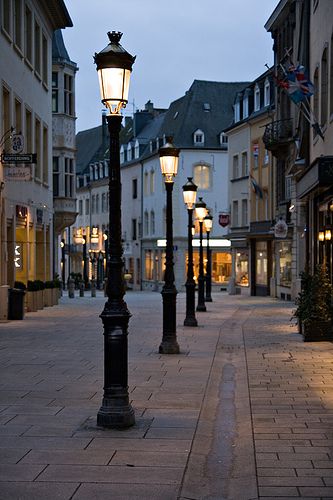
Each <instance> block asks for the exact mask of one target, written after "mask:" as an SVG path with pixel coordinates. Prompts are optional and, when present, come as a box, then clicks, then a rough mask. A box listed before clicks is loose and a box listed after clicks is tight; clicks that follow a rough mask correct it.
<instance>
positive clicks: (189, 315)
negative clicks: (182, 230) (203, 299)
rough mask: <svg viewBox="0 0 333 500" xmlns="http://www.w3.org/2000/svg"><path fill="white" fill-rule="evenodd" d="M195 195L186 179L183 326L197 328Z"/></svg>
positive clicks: (194, 187) (192, 185)
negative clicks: (194, 254) (186, 215)
mask: <svg viewBox="0 0 333 500" xmlns="http://www.w3.org/2000/svg"><path fill="white" fill-rule="evenodd" d="M196 194H197V186H196V185H195V184H194V182H193V181H192V177H188V181H187V183H186V184H185V185H184V186H183V195H184V202H185V205H186V206H187V214H188V227H187V255H188V260H187V279H186V283H185V288H186V316H185V320H184V326H198V322H197V319H196V317H195V281H194V273H193V244H192V241H193V236H192V225H193V209H194V204H195V199H196Z"/></svg>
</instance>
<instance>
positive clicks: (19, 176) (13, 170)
mask: <svg viewBox="0 0 333 500" xmlns="http://www.w3.org/2000/svg"><path fill="white" fill-rule="evenodd" d="M5 178H6V180H7V181H25V182H28V181H31V167H30V166H29V165H25V166H22V167H5Z"/></svg>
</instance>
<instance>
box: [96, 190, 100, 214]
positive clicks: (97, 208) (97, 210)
mask: <svg viewBox="0 0 333 500" xmlns="http://www.w3.org/2000/svg"><path fill="white" fill-rule="evenodd" d="M96 214H99V194H96Z"/></svg>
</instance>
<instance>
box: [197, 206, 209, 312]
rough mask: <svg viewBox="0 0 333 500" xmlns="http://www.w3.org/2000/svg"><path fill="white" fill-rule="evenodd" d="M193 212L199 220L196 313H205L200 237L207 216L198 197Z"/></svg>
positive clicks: (204, 207)
mask: <svg viewBox="0 0 333 500" xmlns="http://www.w3.org/2000/svg"><path fill="white" fill-rule="evenodd" d="M195 211H196V215H197V218H198V219H199V228H200V246H199V277H198V304H197V311H201V312H205V311H206V305H205V276H204V265H203V247H202V236H203V221H204V218H205V217H206V215H207V209H206V203H205V202H204V201H203V200H202V198H201V197H199V201H198V203H196V204H195Z"/></svg>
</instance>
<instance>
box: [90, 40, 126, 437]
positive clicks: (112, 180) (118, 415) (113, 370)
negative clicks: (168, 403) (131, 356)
mask: <svg viewBox="0 0 333 500" xmlns="http://www.w3.org/2000/svg"><path fill="white" fill-rule="evenodd" d="M121 36H122V33H120V32H116V31H112V32H109V33H108V37H109V39H110V43H109V44H108V45H107V47H105V49H103V50H102V51H101V52H99V53H98V54H95V57H94V60H95V64H96V67H97V68H96V69H97V71H98V77H99V83H100V91H101V98H102V103H103V104H104V105H105V106H106V107H107V108H108V110H109V114H108V115H107V117H106V119H107V123H108V130H109V135H110V148H109V154H110V162H109V234H108V252H109V261H107V262H108V263H107V287H106V295H107V297H108V300H107V302H106V303H105V306H104V309H103V311H102V313H101V315H100V317H101V318H102V321H103V326H104V395H103V401H102V406H101V408H100V410H99V412H98V414H97V425H100V426H103V427H114V428H125V427H130V426H132V425H133V424H134V423H135V416H134V410H133V408H132V406H131V404H130V402H129V396H128V340H127V336H128V322H129V318H130V316H131V314H130V312H129V310H128V308H127V304H126V302H125V301H124V300H123V297H124V295H125V281H124V276H123V274H124V272H123V268H124V262H123V257H122V254H123V250H122V243H121V181H120V148H119V133H120V129H121V121H122V116H121V114H120V112H121V109H122V108H123V107H125V106H126V103H127V102H128V91H129V81H130V75H131V71H132V65H133V63H134V61H135V57H133V56H131V54H129V53H128V52H126V50H125V49H124V48H123V47H122V46H121V45H120V43H119V41H120V39H121Z"/></svg>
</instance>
